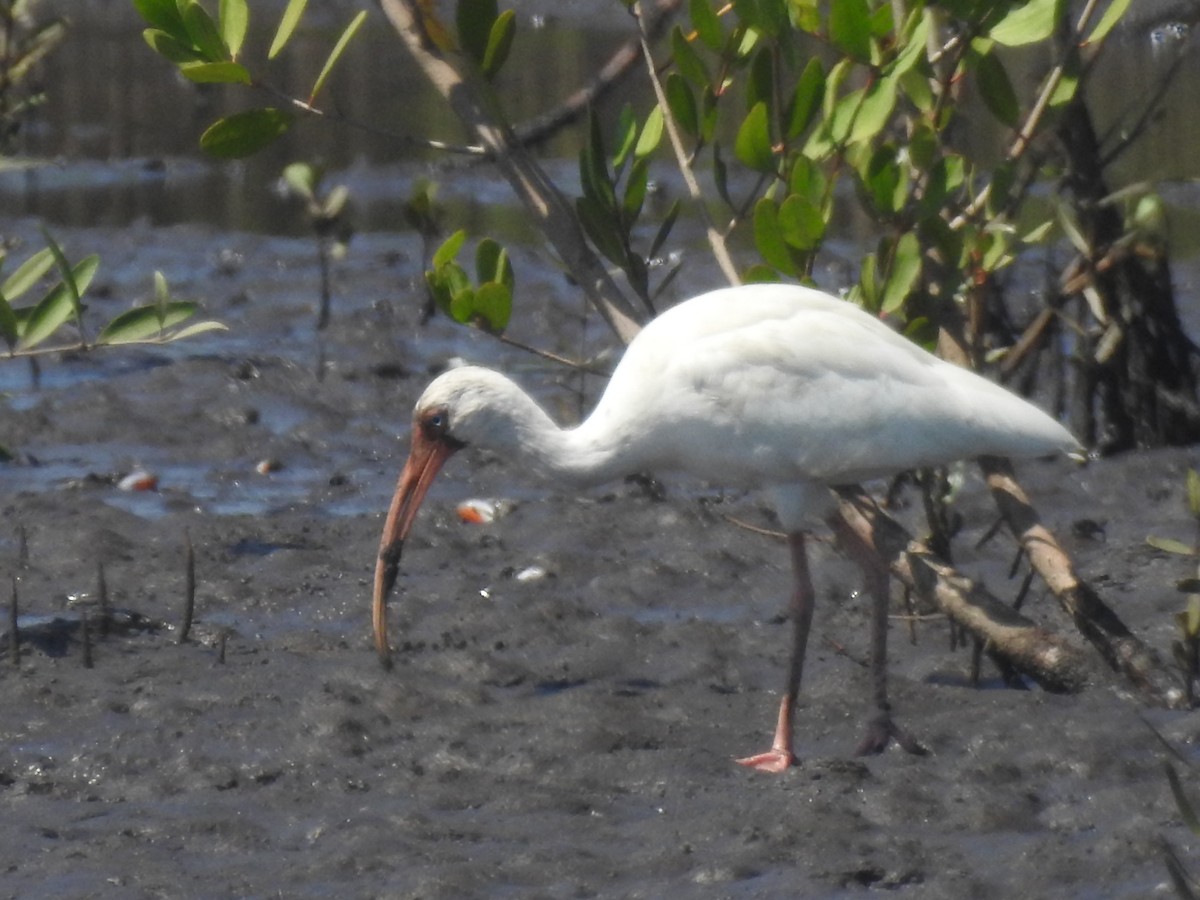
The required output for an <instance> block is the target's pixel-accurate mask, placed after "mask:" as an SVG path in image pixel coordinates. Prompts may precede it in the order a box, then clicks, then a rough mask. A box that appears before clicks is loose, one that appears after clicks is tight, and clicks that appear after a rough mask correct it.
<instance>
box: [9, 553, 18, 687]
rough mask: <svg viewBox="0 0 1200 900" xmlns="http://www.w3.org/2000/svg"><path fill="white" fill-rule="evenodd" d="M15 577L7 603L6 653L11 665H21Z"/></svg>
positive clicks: (14, 577)
mask: <svg viewBox="0 0 1200 900" xmlns="http://www.w3.org/2000/svg"><path fill="white" fill-rule="evenodd" d="M17 606H18V601H17V576H16V575H14V576H12V596H11V597H10V598H9V601H8V653H9V656H10V658H11V659H12V664H13V665H14V666H18V665H20V664H21V632H20V631H19V630H18V628H17Z"/></svg>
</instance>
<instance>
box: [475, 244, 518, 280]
mask: <svg viewBox="0 0 1200 900" xmlns="http://www.w3.org/2000/svg"><path fill="white" fill-rule="evenodd" d="M475 277H476V278H478V279H479V283H480V284H485V283H486V282H489V281H494V282H496V283H498V284H503V285H507V286H509V287H512V282H513V274H512V264H511V263H510V262H509V261H508V251H507V250H505V249H504V248H503V247H501V246H500V245H499V244H498V243H497V242H496V241H494V240H492V239H491V238H484V239H483V240H481V241H480V242H479V245H478V246H477V247H476V248H475Z"/></svg>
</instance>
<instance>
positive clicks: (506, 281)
mask: <svg viewBox="0 0 1200 900" xmlns="http://www.w3.org/2000/svg"><path fill="white" fill-rule="evenodd" d="M466 240H467V233H466V232H465V231H456V232H455V233H454V234H452V235H450V237H449V238H447V239H446V241H445V242H444V243H443V244H442V245H441V247H439V248H438V249H437V251H436V252H435V253H434V254H433V265H432V268H430V269H429V270H428V271H427V272H426V273H425V282H426V284H427V285H428V286H429V291H430V293H431V294H432V295H433V298H434V302H435V303H436V304H437V306H438V308H440V309H441V310H442V311H443V312H445V313H446V314H447V315H449V316H450V318H452V319H454V321H456V322H461V323H463V324H468V325H474V326H475V327H477V328H482V329H483V330H484V331H488V332H492V333H494V334H500V333H502V332H503V331H504V329H505V328H507V327H508V320H509V319H510V318H511V317H512V298H513V284H514V277H513V270H512V263H511V262H509V259H508V251H507V250H505V249H504V248H503V247H501V246H500V245H499V244H498V243H496V242H495V241H494V240H492V239H491V238H484V239H483V240H481V241H480V242H479V243H478V244H477V245H476V247H475V283H474V284H473V283H472V282H471V277H470V276H469V275H468V274H467V272H466V270H465V269H464V268H463V267H462V266H461V265H459V263H458V254H459V251H461V250H462V248H463V245H464V244H465V243H466Z"/></svg>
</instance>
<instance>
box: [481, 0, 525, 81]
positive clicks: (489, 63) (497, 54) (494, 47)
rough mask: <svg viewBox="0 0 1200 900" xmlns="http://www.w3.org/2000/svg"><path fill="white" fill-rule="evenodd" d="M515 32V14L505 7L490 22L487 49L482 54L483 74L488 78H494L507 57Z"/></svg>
mask: <svg viewBox="0 0 1200 900" xmlns="http://www.w3.org/2000/svg"><path fill="white" fill-rule="evenodd" d="M516 34H517V14H516V12H515V11H514V10H511V9H506V10H505V11H504V12H502V13H500V15H499V16H498V17H497V18H496V21H495V22H493V23H492V30H491V31H490V32H488V43H487V50H485V51H484V54H483V66H482V68H483V74H484V75H486V76H487V77H488V78H494V77H495V75H496V73H497V72H499V71H500V69H501V67H502V66H503V65H504V63H505V60H507V59H508V53H509V51H510V50H511V49H512V44H513V38H514V37H516Z"/></svg>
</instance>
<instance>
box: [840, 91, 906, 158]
mask: <svg viewBox="0 0 1200 900" xmlns="http://www.w3.org/2000/svg"><path fill="white" fill-rule="evenodd" d="M898 84H899V79H897V78H887V77H884V78H880V79H879V80H878V81H876V82H875V83H874V84H873V85H871V86H870V87H869V88H868V89H867V91H866V93H865V94H864V95H863V98H862V105H860V106H859V107H858V112H857V114H856V115H855V117H854V128H853V129H852V130H851V132H850V135H849V136H848V138H847V141H848V143H851V144H854V143H858V142H860V141H869V140H872V139H873V138H874V137H875V136H876V135H878V134H879V133H880V132H881V131H883V129H884V128H885V127H886V126H887V123H888V120H889V119H890V118H891V115H892V110H894V109H895V108H896V87H897V85H898Z"/></svg>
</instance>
